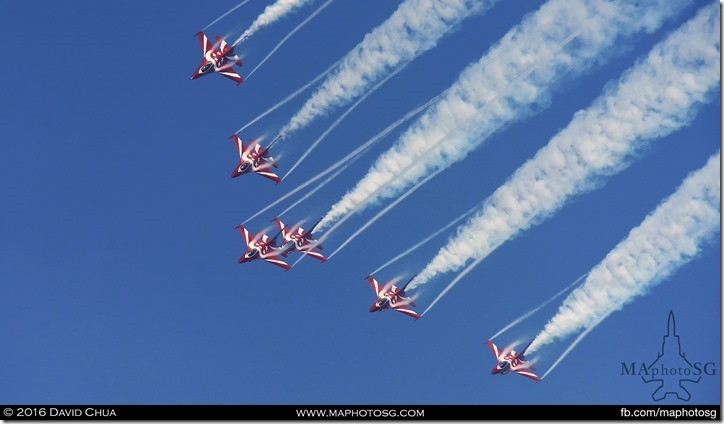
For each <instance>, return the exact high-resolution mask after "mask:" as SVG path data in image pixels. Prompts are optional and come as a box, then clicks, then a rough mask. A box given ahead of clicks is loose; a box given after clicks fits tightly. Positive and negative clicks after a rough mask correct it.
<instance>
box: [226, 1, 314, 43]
mask: <svg viewBox="0 0 724 424" xmlns="http://www.w3.org/2000/svg"><path fill="white" fill-rule="evenodd" d="M310 1H311V0H277V1H276V2H274V3H273V4H270V5H269V6H267V7H266V8H265V9H264V11H263V12H262V13H261V15H259V16H258V17H257V18H256V19H255V20H254V22H252V24H251V26H250V27H249V29H247V30H246V31H244V32H243V33H242V34H241V35H240V36H239V38H237V39H236V41H235V42H234V44H233V45H234V46H236V45H238V44H239V43H241V42H242V41H244V40H245V39H247V38H248V37H250V36H251V35H252V34H254V33H255V32H256V31H258V30H259V29H261V28H263V27H265V26H267V25H271V24H273V23H274V22H276V21H277V20H279V19H281V18H283V17H284V16H286V15H287V14H289V13H291V12H293V11H295V9H298V8H300V7H302V6H305V5H306V4H307V3H309V2H310Z"/></svg>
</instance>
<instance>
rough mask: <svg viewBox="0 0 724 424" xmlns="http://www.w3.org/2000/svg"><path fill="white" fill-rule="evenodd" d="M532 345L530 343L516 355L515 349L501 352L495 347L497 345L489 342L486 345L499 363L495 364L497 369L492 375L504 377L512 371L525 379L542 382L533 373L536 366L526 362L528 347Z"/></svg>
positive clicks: (494, 369)
mask: <svg viewBox="0 0 724 424" xmlns="http://www.w3.org/2000/svg"><path fill="white" fill-rule="evenodd" d="M530 343H533V340H531V341H530ZM530 343H528V345H527V346H526V347H525V348H523V350H522V351H521V352H520V353H516V352H515V351H514V350H513V349H510V350H508V349H507V348H506V349H505V350H502V351H501V350H500V349H499V348H498V346H496V345H495V343H493V342H492V341H491V340H488V341H487V342H486V344H487V345H488V347H489V348H490V351H491V352H493V355H495V359H496V360H497V361H498V363H497V364H495V368H493V371H492V372H491V374H503V375H504V374H507V373H509V372H510V371H513V372H514V373H517V374H520V375H522V376H523V377H528V378H530V379H533V380H535V381H540V377H538V376H537V375H535V374H534V373H533V370H535V366H533V364H531V363H529V362H526V361H525V356H524V355H525V351H526V349H528V346H530Z"/></svg>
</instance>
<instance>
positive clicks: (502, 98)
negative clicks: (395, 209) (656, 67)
mask: <svg viewBox="0 0 724 424" xmlns="http://www.w3.org/2000/svg"><path fill="white" fill-rule="evenodd" d="M685 3H686V2H668V1H664V0H656V1H651V2H647V3H645V4H632V3H630V2H614V1H596V2H590V1H585V0H550V1H549V2H548V3H546V4H544V5H543V6H542V7H541V8H540V9H539V10H538V11H536V12H535V13H531V14H529V15H528V16H526V17H525V18H524V20H523V22H522V23H521V24H520V25H518V26H516V27H515V28H513V29H511V30H510V31H509V32H508V33H507V34H506V35H505V36H504V37H503V38H502V39H501V40H500V41H499V42H498V43H497V44H496V45H495V46H493V47H492V48H491V49H490V50H489V51H488V52H487V53H486V54H485V55H484V56H483V57H482V58H481V59H480V60H479V61H478V62H476V63H474V64H472V65H470V66H468V67H467V68H466V69H465V70H464V71H463V72H462V73H461V74H460V77H459V79H458V80H457V81H456V82H455V83H454V84H453V86H451V87H450V89H449V92H448V93H447V95H446V96H445V97H444V98H442V99H441V100H440V102H438V104H437V105H435V106H433V107H432V108H431V109H430V110H429V111H428V112H426V113H425V114H424V115H423V116H422V117H420V118H419V119H418V121H417V122H415V123H414V124H413V125H411V126H410V128H408V130H407V131H406V132H405V133H404V134H403V135H402V136H401V137H400V139H399V140H398V141H397V143H396V144H395V146H394V147H393V148H392V149H390V150H389V151H387V152H386V153H384V154H383V155H382V156H380V158H378V159H377V161H376V163H375V164H374V165H373V166H372V167H371V168H370V170H369V171H368V173H367V175H366V176H365V177H364V178H363V179H362V180H361V181H359V182H358V183H357V185H356V186H355V187H354V188H353V189H352V190H351V191H350V192H348V193H347V194H345V196H343V197H342V199H341V200H340V201H339V202H337V203H336V204H335V205H334V206H332V208H331V209H330V211H329V212H328V213H327V215H326V216H325V219H324V221H323V222H322V223H321V224H320V226H322V227H324V226H327V225H329V223H331V222H333V221H335V220H337V219H339V218H340V217H342V216H344V215H346V214H347V213H349V212H350V211H352V210H360V205H362V204H365V205H370V204H372V203H374V202H375V201H379V200H380V199H382V198H387V197H392V196H395V195H397V194H398V193H400V192H401V191H402V190H404V189H405V188H406V187H409V186H411V185H413V184H415V182H416V181H418V180H420V179H421V178H424V177H425V176H426V175H428V174H429V173H430V172H432V170H434V169H437V168H441V167H447V166H450V165H451V164H453V163H455V162H457V161H460V160H462V159H464V158H465V156H466V155H467V154H468V153H469V152H471V151H472V150H474V149H475V148H477V147H478V146H479V145H480V144H482V143H483V142H484V141H485V140H486V139H487V137H482V135H485V134H491V133H492V132H494V130H495V129H497V128H500V127H503V126H505V125H509V124H511V123H512V122H515V121H517V120H520V119H523V118H524V117H526V116H529V115H531V114H532V113H533V112H534V111H535V110H540V109H541V108H542V106H545V104H546V103H547V102H549V98H550V96H551V93H552V91H553V89H554V88H555V87H554V85H553V84H551V82H550V81H552V80H553V79H554V78H555V77H556V76H557V75H560V74H562V73H563V72H564V71H567V74H566V75H565V77H566V78H571V77H573V76H577V75H579V74H581V73H583V72H585V71H586V70H588V69H589V68H591V67H592V66H593V65H595V64H596V63H600V61H601V56H602V55H604V54H606V53H609V54H610V53H611V50H612V49H613V48H614V47H615V46H617V45H620V41H621V40H622V39H623V38H625V37H628V36H631V35H632V34H634V33H637V32H640V31H647V32H653V31H654V30H656V29H657V28H658V27H659V26H660V25H661V24H662V22H663V20H665V19H666V18H668V17H670V16H672V15H674V14H675V13H677V12H678V11H680V10H681V8H682V7H683V5H684V4H685ZM559 79H560V80H563V78H562V77H561V78H559ZM483 108H485V112H484V113H481V111H482V110H483ZM460 128H465V129H466V131H461V130H460ZM442 141H444V142H442ZM430 150H432V152H433V153H434V154H428V153H427V152H428V151H430ZM412 165H414V166H413V167H412V169H410V170H408V171H407V172H405V173H404V175H400V171H401V170H403V169H406V168H408V167H410V166H412Z"/></svg>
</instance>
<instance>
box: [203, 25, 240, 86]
mask: <svg viewBox="0 0 724 424" xmlns="http://www.w3.org/2000/svg"><path fill="white" fill-rule="evenodd" d="M196 36H197V37H199V41H200V42H201V51H202V52H203V53H204V58H203V59H202V60H201V65H199V67H198V68H197V69H196V72H194V74H193V75H191V79H196V78H199V77H203V76H204V75H209V74H213V73H217V74H220V75H223V76H225V77H226V78H229V79H231V80H234V81H236V84H237V85H239V84H241V83H242V82H244V80H243V79H242V78H241V76H240V75H239V74H238V73H236V71H235V70H234V64H236V65H238V66H241V65H242V64H241V59H240V58H239V56H237V55H236V54H234V47H236V46H229V45H228V44H226V41H224V39H223V38H221V37H219V36H217V37H216V44H211V42H210V41H209V39H208V38H206V35H205V34H204V33H203V32H199V33H197V34H196Z"/></svg>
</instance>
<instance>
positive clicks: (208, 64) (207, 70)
mask: <svg viewBox="0 0 724 424" xmlns="http://www.w3.org/2000/svg"><path fill="white" fill-rule="evenodd" d="M212 66H214V64H213V63H211V62H209V63H207V64H206V65H204V66H202V67H201V69H199V73H200V74H205V73H206V72H209V69H211V67H212Z"/></svg>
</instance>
